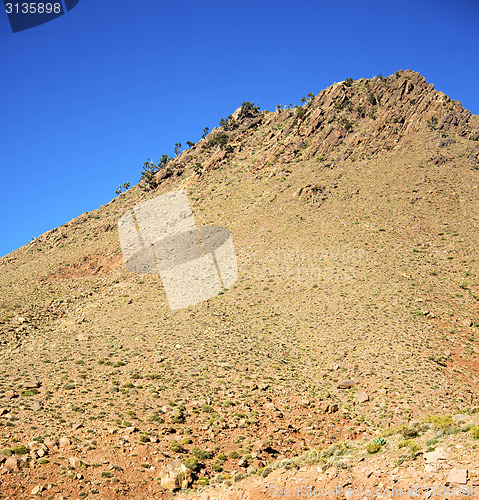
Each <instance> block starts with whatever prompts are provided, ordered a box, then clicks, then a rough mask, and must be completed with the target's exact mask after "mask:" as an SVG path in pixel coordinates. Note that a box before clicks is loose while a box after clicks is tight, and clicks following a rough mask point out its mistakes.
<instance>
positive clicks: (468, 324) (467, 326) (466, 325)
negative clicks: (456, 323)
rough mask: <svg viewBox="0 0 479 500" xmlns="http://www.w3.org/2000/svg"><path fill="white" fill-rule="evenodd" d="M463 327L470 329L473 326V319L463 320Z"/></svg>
mask: <svg viewBox="0 0 479 500" xmlns="http://www.w3.org/2000/svg"><path fill="white" fill-rule="evenodd" d="M461 325H462V326H465V327H466V328H469V327H470V326H472V325H473V322H472V319H468V318H467V319H463V320H462V321H461Z"/></svg>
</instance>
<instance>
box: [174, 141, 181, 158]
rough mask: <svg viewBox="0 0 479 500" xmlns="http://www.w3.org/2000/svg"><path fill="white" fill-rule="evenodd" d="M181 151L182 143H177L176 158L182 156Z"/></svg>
mask: <svg viewBox="0 0 479 500" xmlns="http://www.w3.org/2000/svg"><path fill="white" fill-rule="evenodd" d="M180 151H181V142H177V143H176V144H175V156H178V155H179V154H180Z"/></svg>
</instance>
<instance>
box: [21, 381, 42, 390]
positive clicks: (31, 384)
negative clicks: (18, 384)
mask: <svg viewBox="0 0 479 500" xmlns="http://www.w3.org/2000/svg"><path fill="white" fill-rule="evenodd" d="M41 385H42V384H40V382H38V381H30V382H25V383H24V384H23V387H25V389H38V388H39V387H40V386H41Z"/></svg>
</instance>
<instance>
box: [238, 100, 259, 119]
mask: <svg viewBox="0 0 479 500" xmlns="http://www.w3.org/2000/svg"><path fill="white" fill-rule="evenodd" d="M258 112H259V106H258V105H256V106H255V105H254V104H253V103H252V102H249V101H244V102H243V104H242V105H241V110H240V118H246V117H248V116H253V115H255V114H256V113H258Z"/></svg>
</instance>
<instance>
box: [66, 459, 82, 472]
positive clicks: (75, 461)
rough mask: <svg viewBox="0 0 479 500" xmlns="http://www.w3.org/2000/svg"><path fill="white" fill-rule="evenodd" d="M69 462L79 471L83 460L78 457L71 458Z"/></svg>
mask: <svg viewBox="0 0 479 500" xmlns="http://www.w3.org/2000/svg"><path fill="white" fill-rule="evenodd" d="M68 461H69V462H70V465H71V466H72V467H75V469H79V468H80V467H81V460H80V459H79V458H78V457H70V458H69V459H68Z"/></svg>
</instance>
